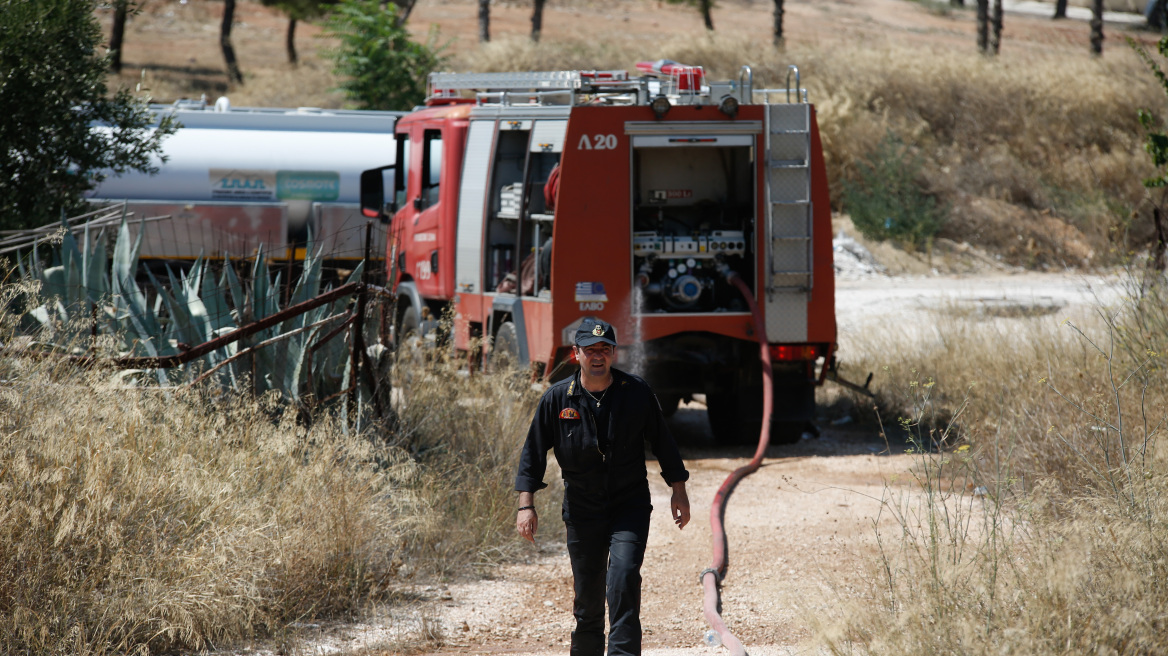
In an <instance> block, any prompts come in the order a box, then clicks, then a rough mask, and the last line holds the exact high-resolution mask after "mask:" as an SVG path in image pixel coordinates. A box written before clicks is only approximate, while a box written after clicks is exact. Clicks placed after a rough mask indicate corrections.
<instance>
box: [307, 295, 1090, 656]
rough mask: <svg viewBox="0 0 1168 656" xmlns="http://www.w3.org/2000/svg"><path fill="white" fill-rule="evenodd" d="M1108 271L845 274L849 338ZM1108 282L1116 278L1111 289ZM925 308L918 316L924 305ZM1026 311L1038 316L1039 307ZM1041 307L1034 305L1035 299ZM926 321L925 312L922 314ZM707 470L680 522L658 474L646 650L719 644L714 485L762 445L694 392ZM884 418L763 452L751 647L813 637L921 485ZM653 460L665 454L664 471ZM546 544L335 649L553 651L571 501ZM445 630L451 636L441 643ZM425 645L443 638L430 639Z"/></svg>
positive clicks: (328, 641) (737, 506) (1024, 300)
mask: <svg viewBox="0 0 1168 656" xmlns="http://www.w3.org/2000/svg"><path fill="white" fill-rule="evenodd" d="M1104 283H1105V280H1104V279H1103V278H1099V277H1086V276H1082V275H1079V274H1035V273H1019V274H1013V275H1007V274H994V275H982V276H965V277H948V276H937V277H886V276H873V277H868V278H865V279H859V280H840V281H839V282H838V289H837V304H838V308H837V311H838V318H839V323H840V342H841V350H842V351H846V348H847V346H848V342H849V341H850V340H852V339H853V338H854V336H856V335H858V334H860V333H862V332H864V331H869V330H873V329H875V328H877V327H878V326H879V325H881V324H882V323H888V322H890V321H893V320H896V321H898V322H900V323H901V324H904V323H908V322H906V321H904V320H905V318H906V317H907V318H913V317H915V318H917V319H922V320H923V319H925V318H927V316H928V312H929V311H930V310H931V308H934V307H936V306H938V305H941V304H946V303H949V304H962V303H965V304H970V305H971V306H974V307H988V308H991V312H992V308H1002V307H1023V308H1025V307H1036V308H1039V310H1040V314H1045V311H1044V310H1043V308H1056V309H1057V310H1058V314H1054V313H1052V317H1051V320H1052V321H1058V320H1059V318H1058V317H1060V316H1061V315H1062V313H1064V312H1074V311H1076V310H1082V309H1085V308H1089V307H1091V306H1092V305H1093V304H1094V303H1095V298H1096V296H1097V292H1100V291H1102V290H1104V289H1105V287H1104ZM1104 293H1105V292H1104ZM918 315H919V316H918ZM1011 316H1028V315H1027V314H1026V313H1025V312H1023V313H1020V314H1018V315H1012V314H1010V313H1008V312H1006V313H1003V314H1002V317H1005V320H1009V317H1011ZM1029 316H1032V315H1029ZM922 322H923V321H922ZM671 423H672V428H673V430H674V432H675V434H676V435H677V436H678V438H679V441H681V442H682V443H683V447H682V452H683V456H684V457H685V459H686V466H687V467H688V468H689V470H690V472H691V475H692V478H691V481H690V484H689V491H690V499H691V502H692V504H693V521H692V522H691V523H690V525H689V526H688V527H687V528H686V529H685V530H683V531H678V530H677V529H676V527H674V526H673V524H672V522H671V521H670V518H669V514H668V506H669V496H668V490H667V489H666V487H665V486H664V484H663V483H661V482H660V479H659V478H656V477H653V476H651V479H652V480H651V484H652V485H653V486H654V487H653V494H654V497H653V505H654V507H655V508H656V509H657V511H656V512H655V513H654V516H653V525H652V530H651V534H650V538H649V547H648V553H647V555H646V560H645V566H644V570H643V575H644V596H643V611H642V622H643V626H644V629H645V640H644V644H645V653H646V654H648V655H650V656H661V655H664V654H682V655H684V654H717V653H725V651H724V650H722V649H714V648H710V647H706V646H705V645H703V644H702V643H701V638H702V634H703V633H704V632H705V630H706V629H707V628H708V627H707V626H706V624H705V621H704V619H703V617H702V613H701V601H702V600H701V588H700V586H699V584H698V575H699V573H700V572H701V571H702V570H703V569H704V568H706V567H708V566H709V564H710V558H711V538H710V522H709V513H710V503H711V500H712V499H713V496H714V492H715V490H716V489H717V488H718V486H720V485H721V483H722V481H723V480H725V478H726V476H727V475H728V474H729V473H730V472H731V471H733V470H734V469H735V468H737V467H740V466H742V465H743V464H745V463H746V462H747V461H748V460H749V459H750V457H751V456H752V455H753V448H750V447H739V448H732V449H727V448H724V447H722V448H715V447H714V446H712V445H711V444H710V441H711V438H710V434H709V429H708V427H707V424H706V413H705V410H704V408H703V407H702V406H701V405H700V404H698V403H694V404H691V405H688V406H687V405H683V406H682V407H681V409H679V410H678V412H677V414H676V415H675V416H674V418H673V419H672V420H671ZM892 451H894V452H897V453H889V450H888V448H887V445H886V444H885V442H884V441H883V440H882V439H881V438H880V437H879V436H878V435H877V434H876V433H875V432H874V431H872V430H870V429H869V430H865V429H863V428H853V427H850V426H848V425H844V426H832V425H830V424H828V425H825V426H823V434H822V436H821V437H820V438H819V439H815V440H803V441H802V442H800V443H798V444H794V445H790V446H777V447H771V448H770V449H769V450H768V452H767V454H766V459H765V460H764V464H763V467H762V468H761V469H760V470H759V471H758V472H757V473H755V474H754V475H752V476H750V477H748V478H746V479H745V480H744V481H743V482H742V483H741V484H740V485H739V486H738V488H737V490H736V491H735V492H734V494H733V496H732V497H731V498H730V502H729V505H728V509H727V512H726V520H725V525H726V527H727V533H728V536H729V540H730V552H729V562H730V569H729V573H728V576H727V578H726V580H725V584H724V589H723V616H724V618H725V619H726V621H727V624H728V626H729V627H730V628H731V630H732V631H734V633H735V634H736V635H737V636H739V637H740V638H741V640H742V642H743V643H744V644H745V645H746V646H747V649H748V650H749V652H750V653H751V654H755V655H762V656H766V655H769V654H794V653H805V652H807V651H808V649H807V648H806V647H805V646H804V647H801V644H805V640H806V639H807V638H809V637H810V635H811V633H810V632H811V627H810V618H813V617H815V616H816V615H822V614H824V613H825V612H827V611H828V610H830V609H832V608H835V607H838V606H839V605H840V604H841V603H843V602H845V601H847V600H848V599H849V598H850V597H852V595H854V594H855V593H856V592H857V586H856V584H857V583H858V582H859V581H860V580H861V578H862V577H865V576H868V575H870V574H871V573H872V571H871V569H870V568H871V567H872V566H873V565H874V563H875V555H876V551H875V530H874V522H876V521H877V518H878V517H879V511H880V508H881V505H880V500H881V499H882V498H883V497H885V496H886V495H887V494H890V493H891V494H897V495H899V494H904V493H907V494H912V493H913V491H914V490H915V486H914V485H913V477H912V474H911V469H912V466H913V462H914V461H913V456H911V455H905V454H903V453H900V451H903V446H902V447H901V448H899V449H897V448H895V447H894V448H893V449H892ZM653 467H654V464H653V463H650V472H652V471H653ZM539 538H540V540H539V544H538V546H537V547H532V548H531V550H530V555H529V558H528V560H527V562H525V563H521V564H515V565H510V566H507V567H504V568H501V569H500V570H499V571H498V572H497V575H496V576H495V578H493V579H491V580H485V581H471V582H461V583H456V584H451V585H449V586H444V587H437V586H435V587H428V588H424V589H422V590H420V591H419V592H420V595H421V598H422V600H423V601H424V603H423V604H422V606H420V607H416V608H411V609H408V610H400V609H399V610H398V611H394V613H395V614H393V615H390V616H386V617H382V618H379V619H377V620H374V621H372V622H370V623H369V624H367V625H362V626H350V627H346V628H345V629H344V630H343V631H340V632H331V633H329V635H327V636H323V637H322V641H321V642H320V643H318V644H319V645H320V646H321V647H322V648H324V649H325V651H328V650H330V649H341V650H346V649H352V648H359V647H361V646H370V647H382V648H383V647H384V646H385V645H387V644H392V643H393V641H394V640H395V638H394V636H395V635H397V636H402V637H401V638H398V639H405V636H407V635H413V636H415V638H414V639H416V636H417V635H418V633H420V632H421V633H424V632H426V631H429V632H430V633H431V634H432V635H435V636H441V640H440V643H438V644H437V645H435V646H434V647H433V652H434V653H442V654H515V655H518V656H544V655H548V654H562V653H565V652H566V650H567V645H568V637H569V633H570V631H571V629H572V623H573V622H572V616H571V601H572V578H571V570H570V568H569V565H568V557H567V554H566V551H565V550H564V546H563V525H562V523H561V522H560V521H559V518H558V517H544V518H543V523H542V525H541V527H540V535H539ZM438 645H440V646H438ZM426 651H431V650H430V649H427V650H426Z"/></svg>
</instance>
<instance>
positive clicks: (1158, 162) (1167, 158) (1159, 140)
mask: <svg viewBox="0 0 1168 656" xmlns="http://www.w3.org/2000/svg"><path fill="white" fill-rule="evenodd" d="M1127 43H1128V45H1129V46H1131V48H1132V49H1133V50H1135V51H1136V54H1138V55H1139V56H1140V59H1143V60H1144V63H1145V64H1147V66H1148V68H1149V69H1150V70H1151V71H1152V75H1155V76H1156V80H1157V81H1158V82H1159V83H1160V87H1161V88H1162V89H1164V93H1165V94H1168V75H1166V74H1165V73H1164V70H1163V69H1162V68H1160V65H1159V64H1157V63H1156V60H1154V59H1152V56H1151V55H1149V54H1148V51H1147V50H1144V48H1143V47H1142V46H1141V45H1140V44H1139V43H1138V42H1136V41H1135V40H1134V39H1132V38H1131V37H1128V39H1127ZM1157 49H1158V50H1159V52H1160V55H1161V56H1162V57H1168V36H1166V37H1163V38H1161V39H1160V43H1159V46H1158V47H1157ZM1136 115H1137V116H1138V117H1139V119H1140V125H1142V126H1143V128H1144V131H1145V132H1147V135H1146V136H1145V137H1144V150H1145V151H1147V153H1148V154H1149V155H1151V156H1152V164H1154V165H1155V166H1156V175H1155V176H1154V177H1151V178H1148V179H1146V180H1144V186H1145V187H1147V188H1148V189H1161V188H1165V187H1168V134H1165V133H1164V127H1163V125H1161V124H1159V122H1158V121H1157V120H1156V116H1155V115H1154V114H1152V113H1151V112H1150V111H1148V110H1147V109H1142V108H1141V109H1137V110H1136Z"/></svg>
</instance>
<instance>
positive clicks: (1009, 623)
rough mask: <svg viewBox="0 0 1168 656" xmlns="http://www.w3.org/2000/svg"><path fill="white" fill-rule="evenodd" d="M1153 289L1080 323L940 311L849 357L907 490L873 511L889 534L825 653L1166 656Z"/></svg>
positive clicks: (1161, 377)
mask: <svg viewBox="0 0 1168 656" xmlns="http://www.w3.org/2000/svg"><path fill="white" fill-rule="evenodd" d="M1160 280H1161V282H1160V283H1159V285H1158V286H1157V287H1154V288H1152V289H1151V290H1148V289H1147V288H1146V287H1145V296H1144V298H1143V299H1139V298H1134V299H1133V298H1132V297H1131V296H1130V295H1129V297H1128V298H1126V299H1124V300H1123V302H1122V303H1121V304H1117V305H1116V307H1113V308H1109V309H1105V310H1103V311H1102V312H1101V314H1099V315H1095V316H1094V317H1093V318H1092V317H1091V316H1085V317H1074V318H1070V320H1063V321H1062V322H1059V321H1058V319H1055V318H1051V317H1046V318H1028V319H1011V320H1003V319H998V318H987V319H986V320H984V321H981V322H978V321H976V320H971V317H969V316H964V317H960V318H954V317H950V318H945V317H944V316H942V317H941V318H939V319H938V321H937V323H936V325H935V328H934V329H933V330H931V331H924V332H923V333H916V334H914V333H912V331H900V332H901V336H900V337H895V336H892V335H891V334H889V335H885V336H881V337H877V338H873V339H870V340H869V341H867V342H865V343H862V344H859V345H858V347H859V348H858V349H857V351H858V352H862V353H866V354H869V355H868V356H867V359H866V360H865V361H864V362H863V363H861V364H860V366H861V367H862V368H863V367H871V368H876V369H878V370H879V371H881V372H882V373H883V375H882V376H881V377H879V378H878V381H877V383H878V384H879V385H880V386H881V387H880V388H879V389H880V391H879V396H880V400H881V402H880V404H879V405H880V406H881V407H882V408H883V412H882V413H881V414H882V415H883V416H884V417H887V418H890V419H889V422H890V423H895V424H899V425H900V427H901V429H902V430H903V431H904V432H905V433H907V434H908V435H909V436H910V441H911V443H912V444H913V449H914V450H915V451H916V452H917V453H918V458H919V462H918V464H917V467H916V468H915V476H916V477H917V479H918V483H919V491H918V492H916V493H913V494H910V495H904V496H898V495H893V494H892V493H890V494H889V496H888V498H887V499H886V504H885V511H886V512H887V513H889V514H890V515H891V517H892V518H893V519H894V520H895V522H894V525H895V526H897V527H898V530H899V532H898V533H897V532H891V533H890V532H887V531H886V532H885V533H884V534H882V535H881V536H880V537H881V547H882V552H881V556H882V557H881V559H880V562H879V563H878V564H876V566H875V567H874V568H873V575H872V579H871V588H870V589H869V590H868V591H867V594H866V596H865V597H864V599H863V602H862V604H863V610H860V609H859V608H849V609H847V610H849V611H853V612H850V613H849V612H846V611H845V612H846V614H844V615H842V618H841V619H839V620H838V622H837V623H835V624H831V623H830V622H825V623H821V636H822V638H823V640H824V643H825V644H826V645H827V646H828V647H829V648H830V650H831V651H832V652H833V653H859V654H878V653H897V654H936V653H1011V654H1048V653H1067V654H1071V653H1117V654H1127V653H1141V654H1142V653H1164V652H1165V651H1166V650H1168V589H1166V588H1165V587H1164V585H1163V583H1162V582H1163V580H1164V576H1165V575H1166V574H1168V521H1166V520H1165V518H1166V517H1168V514H1166V511H1168V458H1166V454H1165V452H1164V451H1163V449H1162V448H1160V444H1161V440H1160V439H1159V437H1160V434H1161V433H1162V432H1163V430H1164V429H1165V425H1164V421H1165V419H1166V418H1168V380H1166V376H1165V371H1166V369H1165V363H1164V357H1165V356H1164V355H1163V354H1161V353H1160V352H1159V351H1158V348H1159V347H1158V346H1157V344H1158V343H1159V342H1162V340H1163V335H1164V327H1165V324H1164V323H1163V316H1164V315H1163V310H1162V308H1163V306H1164V301H1165V300H1168V299H1166V298H1165V297H1166V296H1168V294H1166V291H1165V289H1164V282H1163V276H1162V275H1161V276H1160ZM906 333H907V335H906ZM929 333H931V334H929ZM881 353H883V354H896V355H895V356H891V355H880V354H881ZM853 354H854V355H858V353H853ZM881 378H882V379H883V380H882V381H881V380H880V379H881ZM891 432H892V431H891V430H890V433H891ZM878 526H879V524H878Z"/></svg>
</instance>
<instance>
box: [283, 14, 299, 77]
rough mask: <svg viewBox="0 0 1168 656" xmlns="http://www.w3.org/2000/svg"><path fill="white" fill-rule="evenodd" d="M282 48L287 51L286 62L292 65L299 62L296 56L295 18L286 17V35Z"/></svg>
mask: <svg viewBox="0 0 1168 656" xmlns="http://www.w3.org/2000/svg"><path fill="white" fill-rule="evenodd" d="M284 49H285V50H287V51H288V63H289V64H292V65H293V66H295V65H297V64H298V63H299V60H298V59H297V57H296V19H295V18H289V19H288V35H287V36H285V37H284Z"/></svg>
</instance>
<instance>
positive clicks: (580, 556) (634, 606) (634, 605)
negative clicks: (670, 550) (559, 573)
mask: <svg viewBox="0 0 1168 656" xmlns="http://www.w3.org/2000/svg"><path fill="white" fill-rule="evenodd" d="M652 512H653V508H652V507H651V506H641V505H640V504H629V505H628V506H624V507H619V508H614V509H613V510H612V511H611V512H610V513H609V517H608V518H606V519H586V520H580V519H575V518H572V519H566V520H565V524H567V528H568V556H569V557H570V558H571V559H572V576H573V578H574V579H575V589H576V600H575V603H574V607H573V612H574V614H575V616H576V630H575V631H573V632H572V651H571V656H601V655H602V654H603V653H604V603H605V600H606V598H607V601H608V623H609V636H608V653H609V656H640V653H641V564H642V563H643V562H644V560H645V543H646V542H647V541H648V540H649V515H650V514H651V513H652Z"/></svg>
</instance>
